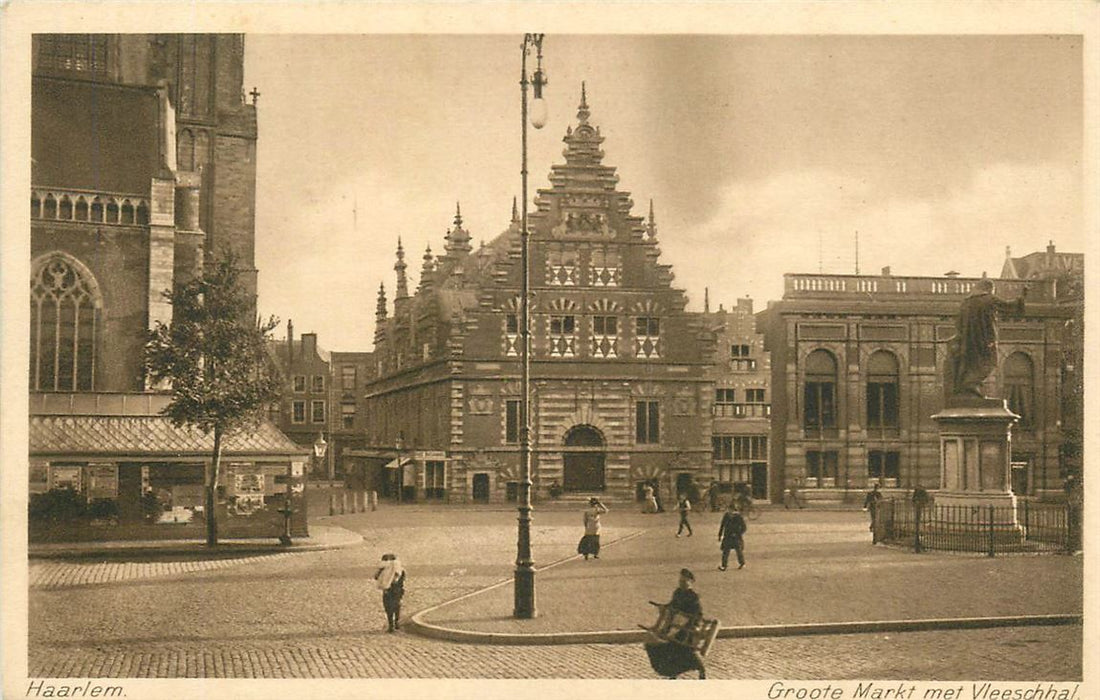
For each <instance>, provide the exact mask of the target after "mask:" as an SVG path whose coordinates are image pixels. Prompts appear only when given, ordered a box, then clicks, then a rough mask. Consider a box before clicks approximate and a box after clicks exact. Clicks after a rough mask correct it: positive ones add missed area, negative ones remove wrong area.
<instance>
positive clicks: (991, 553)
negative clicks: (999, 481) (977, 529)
mask: <svg viewBox="0 0 1100 700" xmlns="http://www.w3.org/2000/svg"><path fill="white" fill-rule="evenodd" d="M995 555H996V550H995V549H994V537H993V506H989V556H991V557H992V556H995Z"/></svg>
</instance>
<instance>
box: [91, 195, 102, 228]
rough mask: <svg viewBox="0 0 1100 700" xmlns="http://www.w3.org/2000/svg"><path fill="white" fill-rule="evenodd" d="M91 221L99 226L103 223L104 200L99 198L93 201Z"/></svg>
mask: <svg viewBox="0 0 1100 700" xmlns="http://www.w3.org/2000/svg"><path fill="white" fill-rule="evenodd" d="M89 221H91V222H93V223H97V224H101V223H103V200H102V199H100V198H99V197H96V198H95V199H93V200H92V216H91V219H89Z"/></svg>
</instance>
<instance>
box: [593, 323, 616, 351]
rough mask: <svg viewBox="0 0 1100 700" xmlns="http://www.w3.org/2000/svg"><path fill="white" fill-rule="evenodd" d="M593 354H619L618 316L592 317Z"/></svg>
mask: <svg viewBox="0 0 1100 700" xmlns="http://www.w3.org/2000/svg"><path fill="white" fill-rule="evenodd" d="M592 356H593V357H618V356H619V319H618V317H616V316H593V317H592Z"/></svg>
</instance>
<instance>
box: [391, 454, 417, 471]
mask: <svg viewBox="0 0 1100 700" xmlns="http://www.w3.org/2000/svg"><path fill="white" fill-rule="evenodd" d="M412 462H413V458H412V457H402V458H401V465H402V466H405V465H407V464H412ZM386 469H397V458H396V457H395V458H394V459H391V460H390V461H388V462H386Z"/></svg>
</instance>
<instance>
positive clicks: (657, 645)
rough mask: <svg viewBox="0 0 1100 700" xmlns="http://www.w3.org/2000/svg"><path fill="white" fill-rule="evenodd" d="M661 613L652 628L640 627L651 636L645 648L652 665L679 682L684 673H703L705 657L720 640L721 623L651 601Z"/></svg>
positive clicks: (655, 669)
mask: <svg viewBox="0 0 1100 700" xmlns="http://www.w3.org/2000/svg"><path fill="white" fill-rule="evenodd" d="M649 604H650V605H654V606H656V607H657V609H658V611H659V612H658V614H657V621H656V622H654V623H653V625H652V626H651V627H646V626H645V625H638V626H639V627H641V628H642V629H644V630H645V631H646V632H648V633H649V637H648V639H646V641H645V643H644V646H645V651H646V654H647V655H648V656H649V665H650V666H652V667H653V670H654V671H656V672H657V673H658V674H659V675H661V676H664V677H666V678H676V677H677V676H679V675H680V674H681V673H685V672H687V671H691V670H700V671H701V670H702V668H701V666H702V664H701V663H700V662H701V660H702V657H704V656H706V655H707V652H708V651H710V647H711V645H712V644H713V643H714V640H715V639H716V638H717V637H718V626H719V622H718V620H712V619H708V618H705V617H703V616H701V615H693V614H689V613H685V612H683V611H681V610H677V609H676V608H673V607H670V606H669V605H668V604H667V603H655V602H653V601H652V600H651V601H649Z"/></svg>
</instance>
